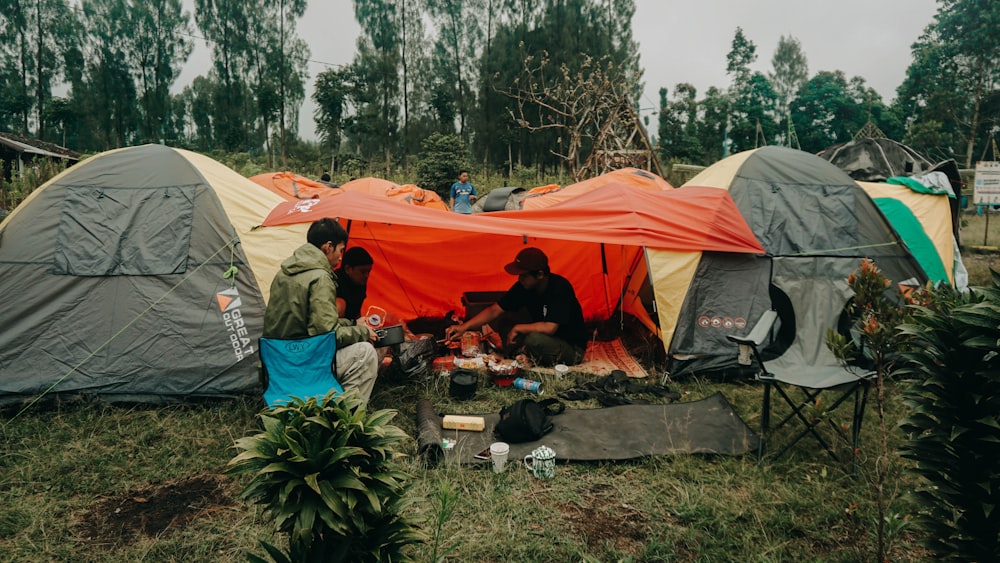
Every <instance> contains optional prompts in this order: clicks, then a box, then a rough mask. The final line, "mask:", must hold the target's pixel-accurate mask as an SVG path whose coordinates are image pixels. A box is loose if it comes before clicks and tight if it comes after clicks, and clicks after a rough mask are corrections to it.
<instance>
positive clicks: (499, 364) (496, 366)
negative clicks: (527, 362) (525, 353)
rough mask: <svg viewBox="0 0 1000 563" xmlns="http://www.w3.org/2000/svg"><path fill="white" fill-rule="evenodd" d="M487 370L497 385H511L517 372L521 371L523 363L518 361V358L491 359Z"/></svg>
mask: <svg viewBox="0 0 1000 563" xmlns="http://www.w3.org/2000/svg"><path fill="white" fill-rule="evenodd" d="M486 371H487V372H488V373H489V374H490V378H491V379H493V383H494V384H495V385H497V386H498V387H510V386H511V384H513V383H514V379H515V378H516V377H517V374H518V373H520V372H521V365H520V364H519V363H517V360H497V361H490V362H488V363H487V364H486Z"/></svg>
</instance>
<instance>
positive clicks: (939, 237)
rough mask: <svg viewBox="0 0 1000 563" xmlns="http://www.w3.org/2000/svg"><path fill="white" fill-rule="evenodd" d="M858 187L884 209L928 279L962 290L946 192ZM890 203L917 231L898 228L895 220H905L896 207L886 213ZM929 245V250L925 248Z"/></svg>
mask: <svg viewBox="0 0 1000 563" xmlns="http://www.w3.org/2000/svg"><path fill="white" fill-rule="evenodd" d="M913 181H916V180H913ZM858 185H860V186H861V188H862V189H864V190H865V192H867V193H868V195H869V196H871V198H872V199H873V200H874V201H875V202H876V203H877V204H878V205H879V207H880V208H882V209H883V212H885V214H886V217H887V218H888V219H889V221H890V222H891V223H893V225H894V226H895V228H896V230H897V231H898V232H899V233H900V235H901V236H902V237H903V240H905V241H906V244H907V246H908V247H909V248H910V250H911V251H912V252H913V254H914V256H915V257H916V258H917V260H918V261H920V262H921V264H922V265H924V270H925V271H926V272H927V274H928V277H929V278H930V279H931V280H934V281H947V282H948V283H950V284H952V285H953V286H955V287H958V288H961V287H963V286H962V285H961V284H959V283H958V281H959V280H957V279H956V273H957V272H964V270H965V266H964V265H963V264H962V255H961V253H959V252H957V251H956V247H957V246H958V245H957V242H956V241H955V237H954V235H953V233H954V229H953V228H952V224H951V221H952V214H951V198H950V196H949V195H948V194H947V193H942V192H940V191H937V190H935V191H934V192H928V191H926V190H914V189H912V188H913V187H912V186H911V184H910V182H905V183H902V182H901V183H893V184H890V183H885V184H883V183H878V182H858ZM920 185H923V184H920ZM891 201H897V202H899V203H900V204H902V205H903V206H905V208H906V209H907V210H909V212H910V214H911V215H912V216H913V217H914V218H915V219H916V220H917V222H918V223H919V229H916V228H912V227H911V228H907V227H904V226H902V225H897V224H896V223H897V221H900V220H903V221H906V220H907V219H906V217H905V216H904V214H903V213H902V210H898V207H897V208H896V209H897V210H898V211H899V212H898V213H890V212H887V211H886V210H885V208H886V207H887V206H889V205H893V204H891V203H889V202H891ZM901 218H902V219H901ZM928 244H930V245H931V246H932V248H928ZM925 262H926V264H925ZM935 263H937V264H940V267H941V268H943V270H944V274H945V275H944V276H943V277H942V275H941V273H940V272H939V271H938V270H936V266H934V264H935Z"/></svg>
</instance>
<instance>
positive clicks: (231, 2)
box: [195, 0, 263, 151]
mask: <svg viewBox="0 0 1000 563" xmlns="http://www.w3.org/2000/svg"><path fill="white" fill-rule="evenodd" d="M260 1H261V0H251V1H246V0H195V22H196V23H197V24H198V29H199V30H201V33H202V35H204V36H205V39H206V40H208V42H209V44H210V45H211V47H212V70H211V73H212V74H213V75H214V77H215V80H213V82H215V84H216V88H215V89H214V100H213V104H212V105H213V116H214V118H213V119H212V126H213V127H214V128H215V133H214V135H213V137H214V138H215V142H216V143H218V144H219V145H220V147H219V148H222V149H225V150H228V151H244V150H247V149H248V148H250V146H251V142H250V131H249V128H248V126H250V125H252V124H253V123H255V122H256V120H255V119H248V118H251V117H252V116H253V114H252V113H251V111H255V110H256V108H255V107H254V104H253V102H252V100H251V96H250V86H249V84H248V82H247V77H248V76H249V75H250V73H251V68H250V57H249V55H248V53H249V51H250V45H249V41H248V38H249V37H250V36H251V34H250V33H248V30H249V29H250V18H249V14H250V13H252V12H257V13H259V12H261V11H263V8H262V6H261V3H260Z"/></svg>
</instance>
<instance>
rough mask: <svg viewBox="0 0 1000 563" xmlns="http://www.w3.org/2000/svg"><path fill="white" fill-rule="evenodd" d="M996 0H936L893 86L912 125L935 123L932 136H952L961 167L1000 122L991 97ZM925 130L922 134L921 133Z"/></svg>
mask: <svg viewBox="0 0 1000 563" xmlns="http://www.w3.org/2000/svg"><path fill="white" fill-rule="evenodd" d="M997 29H1000V4H998V3H996V2H990V1H988V0H938V11H937V14H936V15H935V17H934V21H933V22H931V24H930V25H929V26H928V27H927V28H926V29H925V30H924V34H923V36H921V38H920V39H919V40H918V41H917V42H916V43H915V44H914V45H913V48H912V52H913V59H914V60H913V63H912V64H911V65H910V67H909V69H907V77H906V80H905V81H904V82H903V84H902V85H901V86H900V88H899V90H898V94H899V103H900V105H901V106H902V107H903V108H904V111H905V112H906V113H907V114H908V115H911V116H913V123H912V124H911V130H912V129H913V128H915V127H918V126H919V128H920V129H922V130H925V131H926V130H927V129H928V126H929V125H931V124H933V123H936V124H937V125H936V127H940V128H941V131H940V132H939V134H937V135H935V136H936V137H937V138H942V139H947V137H949V136H954V137H957V138H956V139H955V142H954V153H955V154H956V156H958V157H959V158H960V159H961V160H962V161H963V162H964V163H965V166H966V167H971V166H972V162H973V160H974V159H975V158H977V152H978V151H977V150H976V143H977V142H979V141H982V142H986V141H987V140H988V137H989V134H990V133H989V132H990V131H992V129H993V127H994V126H995V125H997V124H1000V116H998V115H997V114H996V110H995V109H994V110H993V111H991V112H986V113H984V109H985V108H988V107H989V108H995V107H996V105H995V104H993V103H991V100H993V99H995V98H997V97H998V96H1000V92H998V90H1000V34H998V33H997ZM924 134H925V135H926V133H924Z"/></svg>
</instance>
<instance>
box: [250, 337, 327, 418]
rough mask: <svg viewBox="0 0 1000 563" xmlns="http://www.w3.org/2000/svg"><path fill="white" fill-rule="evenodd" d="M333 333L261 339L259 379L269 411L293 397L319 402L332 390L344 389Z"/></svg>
mask: <svg viewBox="0 0 1000 563" xmlns="http://www.w3.org/2000/svg"><path fill="white" fill-rule="evenodd" d="M336 354H337V338H336V333H335V332H327V333H324V334H317V335H316V336H307V337H305V338H288V339H285V338H261V339H260V362H261V379H262V383H263V386H264V401H265V402H266V403H267V406H268V407H269V408H274V407H276V406H279V405H283V404H285V403H287V402H288V401H289V400H290V399H291V398H292V397H299V398H301V399H309V398H310V397H316V398H318V399H321V398H323V397H325V396H326V394H327V393H329V392H330V391H331V390H335V391H336V394H337V395H339V394H341V393H343V392H344V388H343V387H342V386H341V385H340V382H339V381H337V376H336V374H337V371H336V370H337V364H336V357H337V356H336Z"/></svg>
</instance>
